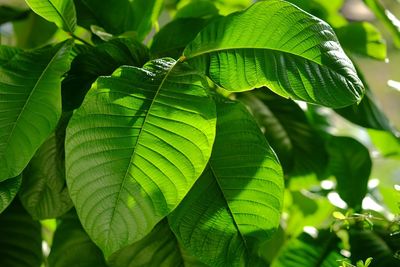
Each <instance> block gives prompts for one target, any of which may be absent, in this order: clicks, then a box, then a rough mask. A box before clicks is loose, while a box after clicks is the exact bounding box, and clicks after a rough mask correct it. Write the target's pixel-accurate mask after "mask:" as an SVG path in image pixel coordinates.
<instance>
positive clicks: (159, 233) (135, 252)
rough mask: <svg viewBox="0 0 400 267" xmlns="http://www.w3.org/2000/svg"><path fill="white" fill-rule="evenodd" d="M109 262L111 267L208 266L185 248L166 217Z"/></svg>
mask: <svg viewBox="0 0 400 267" xmlns="http://www.w3.org/2000/svg"><path fill="white" fill-rule="evenodd" d="M108 264H109V266H110V267H126V266H135V267H159V266H165V267H169V266H174V267H184V266H188V267H189V266H190V267H207V265H205V264H204V263H201V262H200V261H199V260H197V259H195V258H194V257H192V256H190V255H188V254H187V253H186V252H185V251H184V250H183V248H182V247H181V245H180V244H179V243H178V241H177V240H176V237H175V236H174V234H173V233H172V231H171V229H170V228H169V225H168V222H167V220H166V219H164V220H162V221H161V222H159V223H158V224H157V225H156V226H155V227H154V229H153V230H152V231H151V232H150V233H149V234H148V235H147V236H146V237H145V238H143V239H142V240H140V241H138V242H136V243H134V244H132V245H130V246H128V247H126V248H124V249H122V250H121V251H118V252H117V253H115V254H114V255H113V256H112V257H111V259H110V261H109V262H108Z"/></svg>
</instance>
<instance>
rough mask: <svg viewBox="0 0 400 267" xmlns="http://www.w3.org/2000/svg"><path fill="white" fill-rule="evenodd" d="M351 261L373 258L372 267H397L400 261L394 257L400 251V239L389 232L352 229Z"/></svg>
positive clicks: (350, 234) (350, 235) (350, 233)
mask: <svg viewBox="0 0 400 267" xmlns="http://www.w3.org/2000/svg"><path fill="white" fill-rule="evenodd" d="M349 237H350V240H349V241H350V247H351V259H352V261H353V262H356V261H357V260H359V259H365V258H368V257H372V258H373V259H374V260H373V261H372V262H371V264H370V265H369V266H370V267H383V266H384V267H397V266H399V264H400V259H397V258H395V257H394V253H395V252H396V250H400V245H399V244H400V242H399V241H400V239H399V237H397V238H396V237H395V236H390V234H389V233H388V232H382V231H379V230H378V231H369V230H358V229H351V230H350V232H349Z"/></svg>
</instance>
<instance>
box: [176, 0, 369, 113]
mask: <svg viewBox="0 0 400 267" xmlns="http://www.w3.org/2000/svg"><path fill="white" fill-rule="evenodd" d="M293 25H296V26H295V27H294V26H293ZM183 54H184V56H183V57H182V59H187V60H189V63H191V64H192V65H193V66H195V67H196V68H198V69H199V70H201V72H203V73H206V74H207V75H208V76H209V77H210V78H211V79H212V80H213V81H214V82H215V83H216V84H218V85H220V86H221V87H223V88H225V89H227V90H231V91H246V90H251V89H254V88H258V87H262V86H267V87H268V88H270V89H271V90H272V91H274V92H275V93H277V94H279V95H281V96H283V97H286V98H289V97H290V98H293V99H299V100H304V101H308V102H311V103H316V104H321V105H324V106H329V107H344V106H348V105H350V104H353V103H355V102H358V101H360V100H361V98H362V95H363V92H364V88H363V85H362V82H361V81H360V79H359V78H358V77H357V72H356V70H355V68H354V66H353V64H352V62H351V61H350V59H349V58H348V57H347V56H346V54H345V53H344V52H343V50H342V48H341V47H340V44H339V42H338V40H337V38H336V36H335V34H334V32H333V30H332V28H331V27H330V26H329V25H328V24H326V23H325V22H323V21H321V20H319V19H317V18H316V17H313V16H311V15H310V14H308V13H305V12H303V11H302V10H300V9H298V8H297V7H295V6H293V5H292V4H289V3H287V2H284V1H280V0H270V1H262V2H258V3H256V4H254V5H253V6H251V7H250V8H248V9H247V10H245V11H243V12H240V13H235V14H232V15H230V16H227V17H223V18H221V19H218V20H215V21H214V22H213V23H210V24H209V25H208V26H206V27H205V28H204V29H203V30H202V31H201V32H200V33H199V35H198V36H197V37H196V38H195V39H194V40H193V41H192V42H191V43H190V44H189V45H188V46H187V47H186V49H185V51H184V53H183Z"/></svg>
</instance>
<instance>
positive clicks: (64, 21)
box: [47, 0, 74, 33]
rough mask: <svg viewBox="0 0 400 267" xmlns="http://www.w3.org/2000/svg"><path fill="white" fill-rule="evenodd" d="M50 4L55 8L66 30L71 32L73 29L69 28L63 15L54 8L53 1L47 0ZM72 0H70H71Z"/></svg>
mask: <svg viewBox="0 0 400 267" xmlns="http://www.w3.org/2000/svg"><path fill="white" fill-rule="evenodd" d="M47 1H48V2H49V3H50V5H51V6H52V7H53V8H54V9H55V11H56V12H57V14H58V15H59V16H60V18H61V19H62V21H63V23H64V25H65V26H66V28H67V30H68V31H69V32H70V33H73V32H74V31H73V30H72V28H70V25H69V23H68V22H67V21H66V20H65V18H64V16H63V15H62V14H61V12H60V11H59V10H58V9H57V8H56V6H55V5H54V4H53V2H51V0H47ZM71 1H72V0H71Z"/></svg>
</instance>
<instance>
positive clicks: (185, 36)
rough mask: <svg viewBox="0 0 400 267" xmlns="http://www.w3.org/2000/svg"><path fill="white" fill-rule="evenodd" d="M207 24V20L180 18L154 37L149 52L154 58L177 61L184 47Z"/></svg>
mask: <svg viewBox="0 0 400 267" xmlns="http://www.w3.org/2000/svg"><path fill="white" fill-rule="evenodd" d="M207 23H208V20H205V19H202V18H182V19H176V20H173V21H171V22H170V23H168V24H167V25H165V26H164V27H163V28H162V29H161V30H160V31H159V32H158V33H157V34H156V35H155V36H154V39H153V42H152V44H151V47H150V52H151V53H152V55H153V56H155V57H165V56H169V57H172V58H175V59H178V58H179V57H180V56H181V55H182V52H183V50H184V49H185V46H186V45H187V44H188V43H189V42H191V41H192V40H193V39H194V38H195V37H196V35H197V34H198V33H199V32H200V31H201V30H202V29H203V28H204V26H206V25H207ZM177 36H179V38H177Z"/></svg>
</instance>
